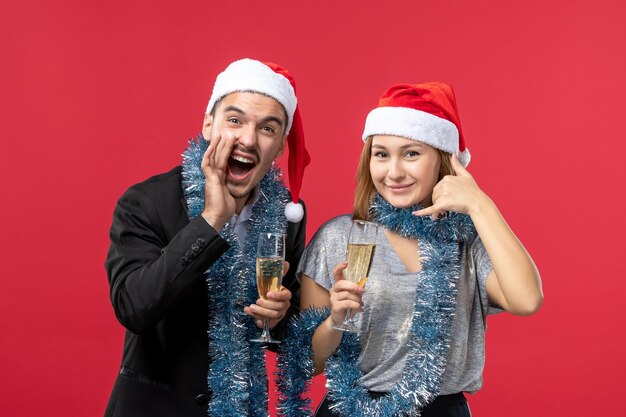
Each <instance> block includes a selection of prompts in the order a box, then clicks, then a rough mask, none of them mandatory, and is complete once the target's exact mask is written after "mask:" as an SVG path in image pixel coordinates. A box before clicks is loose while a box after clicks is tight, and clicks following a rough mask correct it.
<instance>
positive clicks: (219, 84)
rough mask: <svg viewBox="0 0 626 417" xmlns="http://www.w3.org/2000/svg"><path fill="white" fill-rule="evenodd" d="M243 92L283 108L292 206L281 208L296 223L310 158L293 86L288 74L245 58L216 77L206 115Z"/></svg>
mask: <svg viewBox="0 0 626 417" xmlns="http://www.w3.org/2000/svg"><path fill="white" fill-rule="evenodd" d="M244 91H245V92H253V93H261V94H264V95H266V96H269V97H272V98H273V99H275V100H276V101H278V102H279V103H280V104H282V105H283V107H284V108H285V111H286V113H287V127H286V128H285V134H286V135H287V144H288V146H289V160H288V171H289V190H290V192H291V198H292V202H290V203H288V204H287V206H286V207H285V216H286V217H287V220H289V221H290V222H299V221H300V220H302V217H303V216H304V208H303V207H302V204H300V203H299V202H298V198H299V194H300V187H301V186H302V178H303V177H304V168H305V167H306V166H307V165H308V164H309V163H310V162H311V157H310V156H309V153H308V152H307V150H306V147H305V145H304V131H303V130H302V119H301V118H300V111H299V110H298V99H297V98H296V82H295V81H294V79H293V77H292V76H291V74H289V71H287V70H286V69H285V68H282V67H281V66H279V65H276V64H273V63H270V62H266V63H263V62H260V61H256V60H254V59H248V58H245V59H240V60H239V61H235V62H233V63H232V64H230V65H229V66H228V67H226V69H225V70H224V71H223V72H222V73H220V74H219V75H218V76H217V79H216V80H215V85H214V86H213V93H212V94H211V99H210V100H209V104H208V106H207V109H206V113H207V114H209V113H211V112H212V111H213V108H214V107H215V104H216V103H217V102H218V101H220V100H221V99H222V98H224V97H225V96H227V95H228V94H231V93H235V92H244Z"/></svg>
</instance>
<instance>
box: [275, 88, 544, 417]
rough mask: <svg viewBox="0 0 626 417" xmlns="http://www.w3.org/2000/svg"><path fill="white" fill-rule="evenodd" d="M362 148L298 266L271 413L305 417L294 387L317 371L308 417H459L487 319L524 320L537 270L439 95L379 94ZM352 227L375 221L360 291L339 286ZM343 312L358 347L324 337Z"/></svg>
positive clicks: (478, 366) (446, 96) (345, 337)
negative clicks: (321, 378)
mask: <svg viewBox="0 0 626 417" xmlns="http://www.w3.org/2000/svg"><path fill="white" fill-rule="evenodd" d="M363 139H364V141H365V146H364V148H363V152H362V155H361V159H360V163H359V168H358V173H357V189H356V195H355V200H354V214H353V215H352V216H350V215H346V216H340V217H337V218H335V219H332V220H330V221H329V222H327V223H326V224H324V225H323V226H322V227H321V228H320V230H319V231H318V232H317V233H316V235H315V236H314V237H313V239H312V241H311V242H310V244H309V246H308V247H307V249H306V250H305V253H304V255H303V256H302V259H301V262H300V265H299V271H300V272H301V288H302V293H301V305H302V309H303V310H305V309H307V308H308V309H309V310H308V311H303V313H302V316H301V318H300V319H299V322H298V323H296V326H294V328H293V329H292V334H291V337H290V338H289V339H288V340H287V342H286V344H285V345H286V346H285V347H284V353H286V354H284V355H281V357H280V358H279V367H280V369H281V371H280V372H281V376H282V377H283V380H282V381H281V382H280V388H281V389H283V401H282V403H281V405H280V407H281V409H282V411H283V414H284V415H303V414H302V411H301V410H302V409H303V408H305V407H303V405H304V406H306V400H303V399H302V396H301V392H300V391H302V389H303V387H306V383H304V384H303V379H306V378H308V377H310V376H311V373H312V374H317V373H321V372H325V373H326V377H327V387H328V393H327V396H326V398H325V399H324V401H323V402H322V404H321V405H320V407H319V408H318V410H317V412H316V415H317V416H343V417H352V416H397V415H401V416H405V415H407V416H408V415H415V416H418V415H421V416H470V411H469V407H468V406H467V401H466V400H465V397H464V395H463V393H464V392H475V391H477V390H478V389H480V388H481V385H482V369H483V363H484V336H485V320H486V316H487V314H489V313H492V312H496V311H501V310H505V311H508V312H510V313H513V314H517V315H529V314H532V313H535V312H536V311H537V310H538V309H539V307H540V305H541V303H542V300H543V294H542V289H541V280H540V277H539V273H538V271H537V268H536V267H535V264H534V263H533V261H532V259H531V257H530V256H529V254H528V253H527V252H526V250H525V249H524V247H523V246H522V244H521V243H520V241H519V240H518V239H517V238H516V236H515V234H514V233H513V232H512V231H511V229H510V228H509V226H508V225H507V223H506V222H505V220H504V218H503V217H502V215H501V214H500V212H499V211H498V209H497V207H496V205H495V204H494V203H493V201H492V200H491V199H490V198H489V197H488V196H487V195H486V194H485V193H484V192H483V191H482V190H481V189H480V188H479V187H478V185H477V184H476V182H475V181H474V179H473V178H472V176H471V175H470V173H469V172H468V171H467V170H466V169H465V166H467V164H468V163H469V159H470V158H469V151H468V150H467V149H466V147H465V141H464V138H463V134H462V131H461V127H460V122H459V118H458V114H457V108H456V102H455V97H454V93H453V91H452V88H451V87H450V86H449V85H448V84H445V83H437V82H434V83H428V84H420V85H407V84H403V85H396V86H393V87H391V88H390V89H388V90H387V91H386V92H385V93H383V95H382V96H381V98H380V100H379V106H378V107H377V108H376V109H374V110H373V111H371V112H370V114H369V115H368V118H367V121H366V124H365V131H364V133H363ZM352 219H362V220H368V221H372V222H375V223H378V224H379V233H378V237H377V242H376V244H377V245H376V250H375V254H374V258H373V261H372V266H371V270H370V273H369V276H368V281H367V286H366V287H363V286H359V285H357V284H354V283H351V282H349V281H347V280H345V279H343V270H344V269H345V268H346V266H347V264H346V263H345V262H344V261H345V251H346V247H347V240H348V234H349V231H350V226H351V223H352ZM348 310H351V311H359V312H360V313H359V314H357V317H356V321H357V326H358V328H359V332H358V336H357V335H355V334H351V333H343V332H341V331H339V330H335V329H334V328H333V325H335V324H339V323H341V322H342V321H343V320H344V317H345V315H346V312H347V311H348ZM305 343H309V346H311V350H308V351H307V349H303V345H305ZM308 355H311V356H310V358H311V359H309V357H307V356H308Z"/></svg>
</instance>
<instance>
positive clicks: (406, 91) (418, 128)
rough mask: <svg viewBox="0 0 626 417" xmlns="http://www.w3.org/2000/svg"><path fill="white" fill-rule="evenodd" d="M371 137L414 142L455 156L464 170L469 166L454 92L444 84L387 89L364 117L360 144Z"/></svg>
mask: <svg viewBox="0 0 626 417" xmlns="http://www.w3.org/2000/svg"><path fill="white" fill-rule="evenodd" d="M373 135H391V136H401V137H404V138H408V139H413V140H415V141H418V142H422V143H425V144H427V145H430V146H432V147H433V148H437V149H441V150H442V151H445V152H449V153H455V154H456V155H457V156H458V158H459V162H461V164H463V166H467V164H469V162H470V153H469V150H468V149H467V148H466V146H465V139H464V138H463V131H462V130H461V121H460V120H459V112H458V110H457V108H456V98H455V97H454V91H453V90H452V86H451V85H450V84H447V83H444V82H437V81H434V82H430V83H424V84H398V85H394V86H393V87H391V88H389V89H388V90H387V91H385V92H384V93H383V94H382V96H380V99H379V100H378V107H377V108H375V109H374V110H372V111H371V112H370V113H369V114H368V115H367V120H366V121H365V129H364V131H363V140H364V141H365V140H366V139H367V138H368V137H369V136H373Z"/></svg>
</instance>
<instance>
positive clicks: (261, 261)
mask: <svg viewBox="0 0 626 417" xmlns="http://www.w3.org/2000/svg"><path fill="white" fill-rule="evenodd" d="M282 279H283V258H281V257H269V258H257V260H256V285H257V288H258V290H259V297H261V298H262V299H264V300H265V296H266V294H267V292H268V291H278V290H279V289H280V285H281V282H282Z"/></svg>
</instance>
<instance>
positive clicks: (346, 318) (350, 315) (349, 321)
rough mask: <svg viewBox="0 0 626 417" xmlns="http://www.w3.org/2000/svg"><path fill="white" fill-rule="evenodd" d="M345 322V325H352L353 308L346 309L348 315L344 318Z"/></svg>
mask: <svg viewBox="0 0 626 417" xmlns="http://www.w3.org/2000/svg"><path fill="white" fill-rule="evenodd" d="M343 324H344V325H345V326H351V325H352V324H353V323H352V310H350V309H347V310H346V316H345V317H344V319H343Z"/></svg>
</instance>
